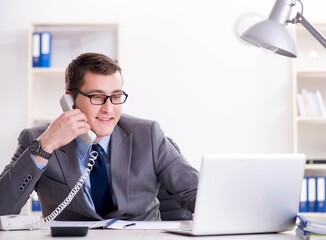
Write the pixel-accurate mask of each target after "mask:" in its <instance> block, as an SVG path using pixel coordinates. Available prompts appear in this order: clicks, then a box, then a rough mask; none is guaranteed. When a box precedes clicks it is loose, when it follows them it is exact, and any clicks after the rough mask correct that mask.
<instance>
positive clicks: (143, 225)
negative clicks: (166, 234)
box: [106, 220, 181, 230]
mask: <svg viewBox="0 0 326 240" xmlns="http://www.w3.org/2000/svg"><path fill="white" fill-rule="evenodd" d="M180 224H181V221H125V220H118V221H116V222H114V223H113V224H111V225H109V226H107V227H106V228H107V229H125V230H126V229H128V230H133V229H134V230H140V229H143V230H167V229H175V228H179V227H180Z"/></svg>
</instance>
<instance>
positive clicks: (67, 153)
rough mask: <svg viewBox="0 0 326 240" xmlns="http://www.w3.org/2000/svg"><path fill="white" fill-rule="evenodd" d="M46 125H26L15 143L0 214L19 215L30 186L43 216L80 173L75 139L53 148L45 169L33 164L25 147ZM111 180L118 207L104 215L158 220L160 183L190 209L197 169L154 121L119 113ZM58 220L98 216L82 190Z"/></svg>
mask: <svg viewBox="0 0 326 240" xmlns="http://www.w3.org/2000/svg"><path fill="white" fill-rule="evenodd" d="M47 127H48V125H45V126H40V127H35V128H31V129H25V130H23V131H22V133H21V134H20V136H19V138H18V142H19V144H18V147H17V150H16V152H15V154H14V156H13V158H12V160H11V162H10V163H9V164H8V165H7V166H6V167H5V169H4V171H3V172H2V174H1V175H0V196H1V197H0V215H6V214H18V213H19V212H20V211H21V208H22V207H23V206H24V204H25V203H26V201H27V199H28V198H29V196H30V194H31V192H32V191H33V190H34V189H35V190H36V191H37V192H38V196H39V199H40V202H41V206H42V213H43V216H47V215H49V214H50V213H51V212H52V211H53V210H54V209H55V208H56V207H57V206H58V205H59V204H60V203H61V202H62V201H63V200H64V199H65V197H66V196H67V195H68V193H69V192H70V190H71V189H72V188H73V187H74V185H75V184H76V182H77V181H78V179H79V177H80V175H81V172H80V168H79V164H78V160H77V157H76V149H75V141H72V142H70V143H69V144H68V145H65V146H63V147H61V148H60V149H57V150H55V151H54V152H53V154H52V156H51V158H50V159H49V163H48V165H47V167H46V168H45V169H43V170H40V169H38V168H37V167H36V165H35V164H34V162H33V160H32V158H31V155H30V152H29V150H28V146H29V144H30V143H31V141H32V140H33V139H35V138H37V137H38V136H39V135H41V134H42V133H43V132H44V131H45V130H46V128H47ZM110 154H111V178H112V187H113V191H114V194H115V196H116V199H117V203H118V209H117V210H116V211H114V212H112V213H110V214H108V216H106V218H112V217H119V218H120V219H130V220H159V219H160V213H159V202H158V200H157V198H156V195H157V192H158V188H159V183H160V184H162V185H163V186H164V187H165V188H166V189H167V190H168V191H169V192H171V193H172V194H173V195H175V197H176V199H177V200H178V201H179V202H180V203H181V205H182V206H184V207H185V208H187V209H189V210H190V211H192V212H193V210H194V206H195V199H196V191H197V183H198V172H197V171H196V170H195V169H194V168H192V167H191V166H190V165H189V164H188V163H187V162H186V161H185V159H184V157H183V156H182V155H181V154H179V153H178V151H176V149H175V148H174V147H173V145H172V144H171V143H170V142H169V141H168V140H167V138H166V137H164V134H163V132H162V130H161V129H160V127H159V125H158V124H157V123H156V122H154V121H149V120H143V119H139V118H135V117H131V116H128V115H122V116H121V119H120V121H119V123H118V124H117V126H116V127H115V128H114V131H113V133H112V135H111V151H110ZM56 219H57V220H100V219H102V218H101V217H100V216H99V215H98V214H97V213H96V212H95V211H93V210H92V209H91V208H90V207H89V206H88V204H87V202H86V200H85V198H84V194H83V190H81V191H80V192H79V193H78V194H77V195H76V197H75V198H74V200H73V201H72V202H71V203H70V204H69V206H68V207H67V208H66V209H65V210H64V211H63V212H62V213H61V214H60V215H59V216H58V217H57V218H56Z"/></svg>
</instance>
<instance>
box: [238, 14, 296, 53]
mask: <svg viewBox="0 0 326 240" xmlns="http://www.w3.org/2000/svg"><path fill="white" fill-rule="evenodd" d="M241 39H243V40H245V41H246V42H249V43H250V44H253V45H255V46H257V47H261V48H264V49H267V50H271V51H273V52H275V53H277V54H280V55H283V56H287V57H297V49H296V45H295V42H294V40H293V38H292V36H291V35H290V33H289V31H288V30H287V29H286V27H285V25H284V24H281V23H279V22H277V21H273V20H271V19H267V20H264V21H261V22H258V23H256V24H255V25H253V26H251V27H250V28H249V29H247V30H246V31H245V32H244V33H243V34H242V35H241Z"/></svg>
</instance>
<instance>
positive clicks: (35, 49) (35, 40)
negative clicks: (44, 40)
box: [32, 32, 41, 67]
mask: <svg viewBox="0 0 326 240" xmlns="http://www.w3.org/2000/svg"><path fill="white" fill-rule="evenodd" d="M40 48H41V36H40V33H39V32H34V33H33V36H32V56H33V67H39V66H40V53H41V50H40Z"/></svg>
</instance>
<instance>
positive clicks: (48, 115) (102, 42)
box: [28, 23, 119, 126]
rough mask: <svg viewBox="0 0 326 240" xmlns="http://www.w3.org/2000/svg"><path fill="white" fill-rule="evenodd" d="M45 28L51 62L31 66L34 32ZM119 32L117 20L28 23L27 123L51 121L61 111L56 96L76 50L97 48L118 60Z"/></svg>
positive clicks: (62, 84) (80, 51)
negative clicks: (49, 37) (42, 65)
mask: <svg viewBox="0 0 326 240" xmlns="http://www.w3.org/2000/svg"><path fill="white" fill-rule="evenodd" d="M44 32H49V33H50V34H51V35H50V36H51V39H50V40H51V44H50V52H49V53H50V66H48V67H33V57H34V56H35V52H34V50H35V48H33V43H35V39H34V38H33V34H34V33H44ZM118 35H119V29H118V24H116V23H99V24H93V23H92V24H88V23H84V24H81V23H72V24H69V23H60V24H56V23H36V24H33V25H32V26H31V28H30V31H29V38H28V39H29V44H28V46H29V47H28V109H29V111H28V114H29V116H28V125H29V126H34V125H38V124H41V123H45V122H50V121H52V120H53V119H55V118H56V117H57V116H58V115H59V114H60V113H61V108H60V105H59V99H60V97H61V95H62V94H63V93H64V90H65V84H64V79H65V76H64V72H65V68H66V67H67V65H68V64H69V62H71V60H73V59H74V58H76V57H77V56H78V55H79V54H81V53H85V52H99V53H103V54H105V55H107V56H109V57H111V58H113V59H114V60H116V61H118V53H119V51H118V48H119V46H118V42H119V41H118V40H119V36H118ZM33 40H34V42H33ZM41 41H42V40H41Z"/></svg>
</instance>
